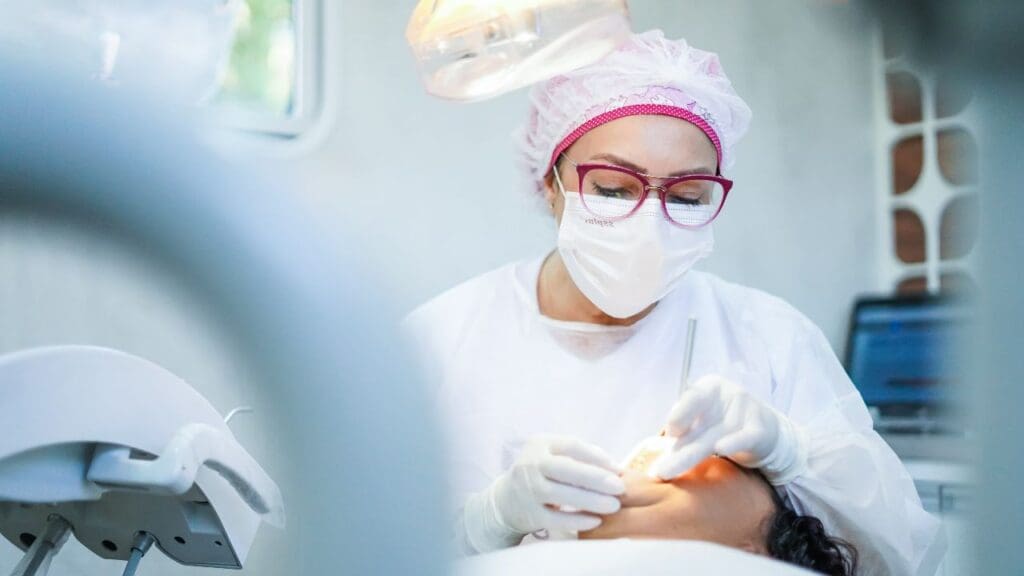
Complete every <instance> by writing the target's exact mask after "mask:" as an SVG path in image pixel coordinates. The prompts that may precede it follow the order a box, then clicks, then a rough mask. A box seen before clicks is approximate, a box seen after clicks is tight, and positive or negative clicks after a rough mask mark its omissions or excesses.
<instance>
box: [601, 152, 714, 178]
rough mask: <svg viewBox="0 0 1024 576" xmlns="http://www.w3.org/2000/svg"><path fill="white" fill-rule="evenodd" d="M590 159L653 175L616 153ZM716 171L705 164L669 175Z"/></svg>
mask: <svg viewBox="0 0 1024 576" xmlns="http://www.w3.org/2000/svg"><path fill="white" fill-rule="evenodd" d="M590 159H591V160H606V161H608V162H611V163H612V164H615V165H616V166H622V167H623V168H629V169H630V170H632V171H634V172H639V173H641V174H643V175H644V176H651V174H648V173H647V170H646V169H645V168H643V167H641V166H637V165H636V164H634V163H632V162H630V161H629V160H626V159H625V158H622V157H620V156H616V155H615V154H608V153H602V154H596V155H594V156H591V157H590ZM714 173H715V171H714V169H713V168H707V167H705V166H700V167H697V168H689V169H686V170H677V171H675V172H673V173H671V174H669V175H668V177H669V178H676V177H679V176H693V175H695V174H704V175H709V176H710V175H714Z"/></svg>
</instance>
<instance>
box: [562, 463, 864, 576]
mask: <svg viewBox="0 0 1024 576" xmlns="http://www.w3.org/2000/svg"><path fill="white" fill-rule="evenodd" d="M647 463H648V462H646V461H645V460H644V458H643V456H642V455H641V457H640V458H638V459H634V460H633V462H631V463H630V465H629V466H628V468H627V471H626V473H625V474H624V475H623V479H624V480H625V483H626V493H625V494H624V495H622V496H621V497H620V499H621V501H622V508H621V509H620V510H619V511H618V512H616V513H615V514H611V515H608V516H605V517H604V519H603V522H602V523H601V526H599V527H598V528H597V529H595V530H592V531H589V532H582V533H580V535H579V537H580V539H581V540H587V539H614V538H633V539H638V538H641V539H642V538H650V539H672V540H703V541H707V542H714V543H717V544H722V545H725V546H731V547H733V548H739V549H741V550H745V551H747V552H750V553H753V554H761V555H765V556H770V557H772V558H775V559H778V560H781V561H783V562H788V563H790V564H795V565H797V566H801V567H804V568H809V569H811V570H814V571H817V572H820V573H823V574H829V575H836V576H849V575H852V574H854V573H855V570H856V563H857V560H856V559H857V552H856V550H855V549H854V548H853V547H852V546H851V545H849V544H847V543H846V542H844V541H842V540H839V539H837V538H832V537H830V536H829V535H828V534H827V533H826V532H825V529H824V526H822V524H821V522H820V521H819V520H818V519H817V518H814V517H811V516H801V515H799V514H797V513H796V512H794V511H793V510H791V509H789V508H788V507H787V506H786V504H785V503H784V502H783V500H782V498H781V497H780V496H779V495H778V494H777V493H776V492H775V490H774V489H773V488H772V487H771V486H770V485H769V484H768V482H767V481H765V479H764V477H763V476H761V474H760V473H759V472H757V471H756V470H748V469H746V468H742V467H740V466H737V465H736V464H733V463H732V462H731V461H729V460H727V459H725V458H719V457H711V458H708V459H706V460H704V461H703V462H701V463H700V464H699V465H697V466H696V467H694V468H693V469H692V470H690V471H689V472H687V473H686V474H684V475H682V476H680V477H679V478H677V479H676V480H674V481H672V482H662V481H659V480H654V479H651V478H649V477H648V476H647V475H646V474H645V473H644V470H645V468H646V464H647Z"/></svg>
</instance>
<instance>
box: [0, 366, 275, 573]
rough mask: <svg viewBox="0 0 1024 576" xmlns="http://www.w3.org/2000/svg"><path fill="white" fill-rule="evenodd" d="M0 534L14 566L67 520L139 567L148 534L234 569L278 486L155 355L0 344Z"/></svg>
mask: <svg viewBox="0 0 1024 576" xmlns="http://www.w3.org/2000/svg"><path fill="white" fill-rule="evenodd" d="M0 397H3V399H4V409H5V410H4V412H5V417H4V423H3V427H2V428H3V432H4V433H3V434H0V534H3V536H4V537H5V538H7V539H8V540H9V541H10V542H11V543H12V544H14V545H15V546H18V547H19V548H21V549H23V550H25V556H24V559H23V560H22V561H21V563H20V564H19V565H18V566H17V567H16V568H15V570H14V571H13V572H12V573H11V574H12V576H29V575H42V574H46V572H47V569H48V566H49V563H50V560H51V559H52V558H53V556H54V555H56V553H57V552H58V551H59V550H60V548H61V546H62V545H63V543H64V542H65V541H66V540H67V538H68V536H69V534H70V533H74V536H75V538H76V539H77V540H78V541H79V542H81V543H82V545H84V546H85V547H86V548H88V549H89V550H91V551H92V552H93V553H95V554H96V555H98V556H100V557H103V558H107V559H112V560H127V561H128V562H129V564H128V566H127V567H126V569H125V574H131V573H134V570H135V567H136V566H137V565H138V561H139V559H141V556H142V555H143V554H145V552H146V550H147V549H148V548H149V547H150V545H152V544H156V546H157V547H159V548H160V549H161V551H163V553H164V554H166V555H167V556H169V557H170V558H172V559H174V560H176V561H178V562H180V563H182V564H186V565H194V566H209V567H217V568H241V567H242V566H243V564H244V563H245V559H246V556H247V555H248V553H249V548H250V546H251V545H252V542H253V539H254V537H255V536H256V531H257V529H258V528H259V527H260V525H261V524H262V523H263V522H267V523H269V524H272V525H274V526H277V527H283V526H284V507H283V504H282V501H281V494H280V492H279V490H278V487H277V485H276V484H275V483H274V481H273V480H271V479H270V477H269V476H268V475H267V473H266V472H264V470H263V468H261V467H260V465H259V464H258V463H257V462H256V461H255V460H253V458H252V456H250V455H249V453H248V452H246V450H245V449H244V448H243V447H242V446H241V445H240V444H239V443H238V441H237V440H236V439H235V437H234V436H233V435H232V433H231V431H230V429H228V427H227V425H226V424H225V422H224V420H223V418H222V417H221V415H220V414H219V413H218V412H217V411H216V410H215V409H214V408H213V407H212V406H211V405H210V404H209V402H207V401H206V399H205V398H203V397H202V396H200V395H199V393H197V392H196V391H195V390H194V389H193V388H192V387H191V386H189V385H188V384H187V383H185V382H184V381H183V380H181V379H180V378H178V377H176V376H175V375H174V374H171V373H170V372H168V371H166V370H164V369H163V368H161V367H159V366H157V365H155V364H153V363H151V362H148V361H146V360H143V359H141V358H137V357H134V356H130V355H128V354H124V353H122V352H118V351H115V350H109V349H104V348H93V347H86V346H64V347H49V348H39V349H32V350H27V351H23V352H17V353H13V354H8V355H6V356H3V357H0Z"/></svg>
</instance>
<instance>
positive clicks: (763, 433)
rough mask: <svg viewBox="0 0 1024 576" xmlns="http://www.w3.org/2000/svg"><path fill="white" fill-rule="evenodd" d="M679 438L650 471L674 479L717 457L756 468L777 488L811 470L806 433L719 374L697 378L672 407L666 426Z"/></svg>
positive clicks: (670, 433)
mask: <svg viewBox="0 0 1024 576" xmlns="http://www.w3.org/2000/svg"><path fill="white" fill-rule="evenodd" d="M665 431H666V434H667V435H668V436H669V437H670V438H673V439H674V442H672V445H671V447H669V448H668V449H667V450H666V451H665V452H664V453H663V454H662V455H661V456H660V457H659V458H658V460H656V461H655V462H654V464H653V465H652V466H651V468H650V471H651V474H652V475H655V476H657V477H659V478H661V479H663V480H671V479H673V478H676V477H677V476H679V475H680V474H682V473H684V472H686V471H687V470H689V469H690V468H692V467H694V466H696V465H697V464H698V463H699V462H701V461H702V460H704V459H705V458H707V457H708V456H711V455H712V454H718V455H719V456H725V457H727V458H729V459H730V460H732V461H733V462H736V463H737V464H739V465H741V466H744V467H746V468H757V469H760V470H761V472H762V473H763V474H764V475H765V477H766V478H767V479H768V481H769V482H771V483H772V484H774V485H776V486H778V485H782V484H787V483H789V482H791V481H792V480H793V479H795V478H796V477H798V476H799V475H801V474H802V473H803V472H804V470H805V469H806V466H807V439H806V435H805V434H804V432H803V431H802V430H800V429H799V428H798V427H797V426H796V425H795V424H794V423H793V422H792V421H790V419H789V418H788V417H786V416H785V415H784V414H782V413H781V412H779V411H777V410H775V409H774V408H772V407H771V406H768V405H766V404H764V403H763V402H761V401H760V400H758V399H757V398H755V397H754V396H752V395H751V394H750V393H749V392H747V391H746V390H745V389H744V388H743V387H742V386H740V385H738V384H736V383H735V382H732V381H731V380H728V379H726V378H724V377H722V376H719V375H709V376H705V377H703V378H701V379H700V380H697V381H696V382H695V383H694V384H693V385H692V386H690V387H689V388H687V389H686V390H685V391H684V392H683V394H682V395H681V396H680V397H679V401H678V402H676V404H675V406H673V407H672V411H671V412H670V413H669V416H668V423H667V425H666V427H665Z"/></svg>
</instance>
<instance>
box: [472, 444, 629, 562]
mask: <svg viewBox="0 0 1024 576" xmlns="http://www.w3.org/2000/svg"><path fill="white" fill-rule="evenodd" d="M620 472H621V470H620V468H619V466H618V465H616V464H615V462H614V461H613V460H612V458H611V457H610V456H608V454H606V453H605V452H604V451H603V450H601V449H600V448H598V447H597V446H593V445H591V444H587V443H584V442H581V441H579V440H576V439H573V438H566V437H560V436H538V437H534V438H532V439H530V440H529V441H527V443H526V444H525V445H524V447H523V450H522V452H521V453H520V455H519V458H518V459H517V460H516V462H515V463H514V464H513V465H512V467H511V468H510V469H509V470H508V471H506V472H505V473H504V474H502V475H501V476H499V477H498V478H497V479H496V480H495V481H494V482H493V483H492V484H491V486H490V487H488V488H487V489H486V490H484V491H483V492H480V493H477V494H474V495H473V496H471V497H470V498H469V499H468V500H467V501H466V505H465V508H464V509H463V523H464V529H465V540H466V543H467V544H468V545H469V547H470V548H471V549H472V551H475V552H487V551H490V550H496V549H499V548H507V547H509V546H514V545H516V544H518V543H519V542H520V541H521V540H522V539H523V537H524V536H525V535H527V534H530V533H532V532H537V531H539V530H552V531H572V532H580V531H585V530H592V529H594V528H596V527H597V526H599V525H600V524H601V518H600V517H599V516H598V515H606V514H613V513H615V512H617V511H618V510H619V507H620V503H619V500H618V498H616V496H618V495H619V494H622V493H623V492H624V491H625V489H626V486H625V484H624V483H623V481H622V478H620V477H619V473H620Z"/></svg>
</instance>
